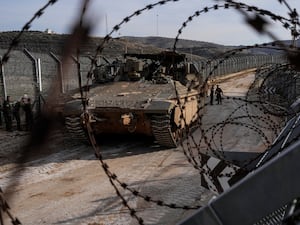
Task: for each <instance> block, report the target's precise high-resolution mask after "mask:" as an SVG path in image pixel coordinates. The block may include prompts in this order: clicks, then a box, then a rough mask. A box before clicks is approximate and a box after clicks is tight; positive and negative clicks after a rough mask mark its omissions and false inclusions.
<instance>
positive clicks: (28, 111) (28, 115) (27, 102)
mask: <svg viewBox="0 0 300 225" xmlns="http://www.w3.org/2000/svg"><path fill="white" fill-rule="evenodd" d="M22 100H24V104H23V110H24V112H25V123H26V124H25V127H26V130H27V131H29V130H31V128H32V125H33V113H32V108H31V107H32V106H31V99H30V98H27V99H26V98H24V99H22Z"/></svg>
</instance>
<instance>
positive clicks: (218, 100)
mask: <svg viewBox="0 0 300 225" xmlns="http://www.w3.org/2000/svg"><path fill="white" fill-rule="evenodd" d="M222 94H223V91H222V89H221V88H220V87H219V85H217V88H216V96H217V103H218V104H222Z"/></svg>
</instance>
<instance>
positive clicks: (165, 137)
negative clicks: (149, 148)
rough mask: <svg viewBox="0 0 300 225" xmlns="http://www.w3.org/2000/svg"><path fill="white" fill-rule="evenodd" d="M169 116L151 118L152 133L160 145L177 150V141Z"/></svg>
mask: <svg viewBox="0 0 300 225" xmlns="http://www.w3.org/2000/svg"><path fill="white" fill-rule="evenodd" d="M170 122H171V118H170V115H169V114H163V115H153V116H152V118H151V126H152V133H153V136H154V138H155V140H156V141H157V143H158V144H159V145H162V146H166V147H170V148H176V147H177V140H176V138H175V135H174V133H173V132H172V130H171V124H170Z"/></svg>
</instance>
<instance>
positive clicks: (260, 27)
mask: <svg viewBox="0 0 300 225" xmlns="http://www.w3.org/2000/svg"><path fill="white" fill-rule="evenodd" d="M176 1H177V0H172V1H171V0H164V1H159V2H157V3H154V4H150V5H147V6H146V7H144V8H142V9H140V10H137V11H135V12H134V13H133V14H131V15H129V16H128V17H125V18H124V19H123V20H122V21H121V22H120V23H119V24H117V25H116V26H114V28H113V30H112V31H111V32H110V33H109V34H108V35H107V36H105V38H104V39H103V42H102V43H100V44H99V45H98V46H97V48H96V51H95V55H94V56H93V59H92V62H91V67H90V70H89V72H88V74H87V78H88V79H87V80H88V81H89V80H90V79H91V78H92V70H93V66H94V65H95V62H96V60H95V59H96V58H97V56H98V55H99V54H101V53H102V51H103V48H104V45H105V44H106V43H107V42H108V41H109V40H110V39H111V35H112V33H114V32H116V31H118V30H119V29H120V27H121V26H123V25H124V24H125V23H128V22H129V21H130V20H131V18H132V17H135V16H139V15H141V13H143V12H144V11H146V10H151V9H153V8H154V7H155V6H160V5H164V4H165V3H168V2H176ZM278 1H279V2H280V3H282V4H284V5H285V6H286V7H287V8H288V9H289V11H290V17H291V18H290V19H286V18H283V17H281V16H278V15H275V14H273V13H271V12H269V11H266V10H263V9H258V8H256V7H254V6H248V5H246V4H244V3H239V2H234V1H230V0H224V2H226V3H225V4H224V5H214V6H212V7H205V8H204V9H203V10H200V11H196V12H195V13H194V15H192V16H189V17H188V20H187V21H185V22H184V23H183V25H182V27H181V28H180V29H179V31H178V34H177V36H176V38H175V41H174V47H173V51H176V44H177V42H178V40H179V35H180V34H181V33H182V31H183V28H185V27H186V26H187V24H188V23H189V22H190V21H192V19H193V18H194V17H197V16H199V15H200V14H202V13H207V12H208V11H210V10H218V9H220V8H223V9H227V8H228V7H232V8H235V9H236V10H237V11H239V12H240V13H242V14H243V15H244V16H245V18H246V19H245V20H246V21H247V23H248V25H249V26H252V27H253V28H254V29H256V30H257V31H258V32H260V33H263V32H264V33H266V34H268V35H269V36H270V37H271V38H272V39H273V40H274V43H272V44H271V46H273V47H274V46H278V49H283V50H285V51H286V52H287V53H288V55H291V54H290V52H293V53H295V54H293V57H290V59H291V63H292V64H294V65H295V67H296V68H297V67H299V64H298V63H295V62H296V61H295V60H296V59H298V58H297V57H299V48H295V47H293V46H284V45H283V44H282V43H281V42H278V40H277V38H276V37H275V36H274V35H273V34H272V32H269V31H267V29H266V24H267V22H266V21H265V20H264V19H262V17H263V16H268V17H270V18H271V19H273V20H274V21H277V20H278V21H280V22H281V23H283V26H284V27H285V28H290V29H292V31H293V32H292V35H293V37H294V38H296V37H298V36H299V33H298V31H297V30H296V29H294V28H293V27H291V25H293V26H296V25H299V19H298V16H297V13H296V10H294V9H292V8H291V7H290V6H289V5H288V3H287V2H286V1H285V0H278ZM55 2H56V1H55V0H50V1H49V2H48V3H47V4H46V5H45V6H44V7H42V8H41V9H40V10H39V11H38V12H37V13H36V14H35V15H34V17H33V18H32V19H31V20H30V21H29V22H28V23H26V24H25V26H24V27H23V29H22V30H21V32H20V33H19V34H18V35H17V36H16V37H15V38H14V39H13V41H12V43H11V44H10V46H9V49H8V50H7V52H6V53H5V54H4V56H3V58H2V63H3V64H4V63H6V62H7V61H8V59H9V54H10V52H11V51H12V49H13V48H14V47H15V46H17V45H18V43H19V40H20V37H21V35H22V33H23V32H24V31H27V30H28V29H29V28H30V25H31V23H32V22H33V20H34V19H36V18H38V17H40V16H41V15H42V14H43V11H44V10H45V9H46V8H47V7H48V6H50V5H52V4H54V3H55ZM88 2H89V1H88V0H86V1H85V2H84V4H83V7H82V12H81V16H80V22H79V25H78V26H76V28H75V29H74V35H73V38H74V39H73V41H71V42H70V43H71V44H70V46H67V48H66V50H65V51H64V53H65V54H64V57H63V59H65V60H67V58H68V57H69V56H70V49H71V48H73V47H76V48H77V49H78V50H77V59H79V56H80V48H79V46H80V44H81V43H82V42H84V41H85V40H86V37H87V35H88V33H89V29H90V28H89V27H85V26H84V23H83V21H84V20H83V17H84V14H85V12H86V7H87V5H88ZM247 11H254V12H255V15H256V16H255V17H254V18H252V17H250V16H249V15H248V14H247ZM283 21H284V22H283ZM71 40H72V38H71ZM267 45H270V44H262V45H255V46H246V47H244V48H242V49H238V50H232V51H229V52H227V53H226V54H225V56H223V58H221V59H219V62H218V65H217V66H215V67H214V68H213V69H212V70H211V71H210V74H209V76H208V78H207V79H206V80H205V81H204V84H203V85H202V86H201V87H200V92H202V91H203V90H204V89H205V86H204V85H205V84H206V82H207V80H208V79H209V77H210V75H212V74H213V71H214V70H216V69H217V67H218V66H219V65H220V64H222V63H223V62H224V60H226V59H228V58H230V57H232V56H234V55H235V54H237V52H239V51H242V50H245V49H250V48H253V47H266V46H267ZM63 61H64V60H63ZM210 63H211V61H208V62H207V64H206V66H207V65H209V64H210ZM202 69H204V68H202ZM78 71H80V64H79V63H78ZM78 79H80V75H78ZM88 81H87V83H88ZM54 84H55V82H54ZM79 86H80V92H81V99H82V104H83V107H84V111H83V118H84V122H85V125H86V127H87V131H88V135H89V139H90V141H91V144H92V146H93V149H94V151H95V155H96V158H97V159H98V160H99V161H100V163H101V166H102V168H103V170H104V172H105V173H106V175H107V177H108V179H109V181H110V183H111V185H112V187H113V188H114V190H115V192H116V194H117V196H118V197H119V198H120V199H121V201H122V203H123V204H124V206H125V207H127V208H128V210H129V211H130V215H131V216H132V217H133V218H135V219H136V220H137V221H138V223H139V224H144V221H143V219H142V218H141V217H139V216H138V215H137V214H136V210H134V209H132V208H131V206H130V205H129V203H128V201H127V200H126V199H125V198H124V197H123V195H122V193H121V192H120V190H119V188H118V187H117V185H116V184H115V182H117V183H118V184H119V185H120V186H121V188H123V189H126V190H129V191H130V192H131V193H132V194H133V195H134V196H137V197H141V198H143V199H144V200H145V201H152V202H154V203H156V204H157V205H159V206H167V207H170V208H183V209H195V208H198V207H200V206H196V207H189V206H178V205H176V204H173V203H171V204H170V203H165V202H164V201H162V200H153V199H152V198H151V197H150V196H144V195H143V194H141V193H140V192H138V191H137V190H135V189H132V188H130V187H129V185H128V184H126V183H125V182H122V181H120V180H119V179H118V177H117V175H116V174H115V173H113V172H111V171H110V169H109V166H108V165H107V164H106V163H105V162H104V160H103V157H102V154H101V151H100V147H99V145H98V144H97V142H96V140H95V137H94V135H93V132H92V128H91V124H90V115H89V112H88V111H87V110H86V104H87V99H88V91H84V90H83V87H82V85H81V80H79ZM56 87H57V85H54V86H53V87H52V89H53V88H54V89H55V88H56ZM175 91H176V94H177V97H178V92H177V89H175ZM56 98H57V96H55V95H54V96H52V97H51V98H50V99H49V104H48V106H51V102H53V101H55V99H56ZM178 99H179V97H178ZM227 99H232V100H234V101H241V102H243V103H244V104H243V105H241V106H239V107H238V109H236V110H235V111H233V112H232V113H231V114H230V115H229V116H228V118H227V119H226V120H225V121H223V122H221V123H218V124H215V125H213V126H212V127H210V128H208V129H206V130H204V129H203V128H201V124H202V118H203V115H202V114H201V110H202V109H203V108H204V107H205V106H207V105H206V104H204V106H203V107H200V108H199V110H198V116H199V119H198V123H199V124H198V125H200V126H199V127H200V129H201V133H202V135H203V136H202V137H201V141H202V140H203V141H204V142H205V144H206V145H207V149H208V150H210V151H213V152H216V153H217V154H219V156H220V158H222V157H223V158H222V159H223V160H225V161H226V157H225V156H224V155H222V153H223V152H224V147H223V146H222V139H223V138H222V133H223V132H224V127H225V126H226V125H228V124H231V125H237V126H245V127H247V128H249V129H250V130H253V131H255V132H257V133H258V134H260V135H261V137H263V138H264V139H265V142H266V146H267V148H266V151H267V150H268V147H269V146H270V145H271V142H270V140H269V138H268V137H267V136H266V135H265V134H264V132H263V131H262V129H261V127H259V126H257V125H252V124H246V123H244V122H239V121H238V120H239V119H241V118H242V117H238V116H236V117H234V116H233V115H234V113H235V112H236V111H237V110H239V109H240V108H243V107H244V106H246V109H247V106H248V105H249V104H251V105H253V106H255V107H257V108H259V109H260V110H261V111H262V112H265V110H264V108H262V107H261V105H263V104H264V103H265V102H264V101H261V100H260V101H252V100H248V99H242V98H235V97H231V98H229V97H227ZM179 102H180V101H179ZM259 104H261V105H259ZM184 105H185V103H183V104H182V105H180V109H181V112H182V114H183V107H184ZM50 108H51V107H50ZM48 110H49V107H47V108H46V110H45V111H44V112H45V115H46V116H45V117H44V118H43V120H42V122H43V124H45V122H46V124H51V123H52V122H53V118H52V117H48V115H49V111H48ZM50 112H51V111H50ZM281 116H282V115H281ZM284 116H286V114H284ZM244 117H247V118H250V119H251V120H254V119H258V120H260V121H263V122H264V123H265V124H266V126H267V127H268V128H270V129H272V130H274V132H275V133H277V132H278V129H279V126H278V125H276V123H275V122H274V121H272V120H271V119H270V117H268V116H255V115H251V114H250V113H249V112H248V111H247V115H246V116H243V118H244ZM181 119H182V120H183V122H184V123H185V124H186V125H187V123H186V121H185V118H184V117H181ZM38 125H39V123H37V125H36V128H38V129H37V131H41V129H40V127H38ZM49 129H50V127H48V128H47V129H46V131H48V130H49ZM209 131H210V132H211V135H212V138H213V137H215V136H216V135H217V133H220V140H221V146H220V148H219V149H216V148H213V147H212V143H213V139H212V138H209V137H207V136H206V134H207V133H208V132H209ZM43 134H44V135H43V136H46V134H45V131H44V132H43ZM35 135H36V133H33V134H32V139H33V140H34V141H32V142H30V143H29V145H28V147H29V148H30V149H34V147H36V146H40V144H42V143H43V142H44V141H43V140H44V139H42V140H41V142H39V143H36V139H35V138H36V136H35ZM186 135H187V136H188V137H191V139H193V137H192V136H191V133H190V130H189V129H187V130H186ZM187 140H190V139H189V138H188V139H187ZM192 143H193V145H196V146H198V145H200V143H199V144H198V143H196V142H195V140H192ZM181 146H182V148H183V151H184V154H185V156H187V160H188V161H189V162H190V163H192V165H193V167H194V168H196V169H199V170H200V173H209V172H210V171H206V170H205V169H203V165H201V159H202V158H201V154H200V151H198V155H197V157H199V158H198V159H196V157H195V156H194V155H193V153H192V148H193V146H192V144H191V142H189V141H188V143H187V146H188V147H187V149H186V148H185V146H184V145H183V142H181ZM198 150H199V149H198ZM27 151H28V149H27V150H26V154H25V152H24V153H23V154H22V156H24V157H28V156H29V155H30V154H27V153H28V152H27ZM30 151H32V150H29V152H30ZM218 152H219V153H218ZM31 153H33V152H31ZM23 160H24V158H23V159H22V160H21V161H20V162H19V163H20V165H22V162H23ZM253 160H254V159H251V160H249V162H247V163H250V162H251V161H253ZM227 163H228V165H229V166H232V164H231V162H229V161H227ZM246 165H247V164H246ZM20 168H21V167H20ZM243 169H245V168H239V169H237V170H236V169H235V168H234V173H237V172H240V170H243ZM232 175H233V174H220V175H219V176H228V177H229V176H232ZM15 185H17V183H13V185H12V186H15ZM0 190H1V189H0ZM1 202H2V205H8V204H7V203H6V201H4V197H3V194H2V193H1ZM4 202H5V203H4ZM4 208H6V210H4V212H6V213H7V214H9V215H10V213H9V211H8V209H9V207H4ZM0 215H1V214H0ZM11 218H12V223H13V224H21V223H20V222H19V221H18V220H17V219H14V217H13V216H12V217H11ZM14 221H15V222H14ZM16 221H18V223H17V222H16Z"/></svg>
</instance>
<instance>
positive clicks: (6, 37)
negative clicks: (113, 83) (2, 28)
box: [0, 31, 162, 57]
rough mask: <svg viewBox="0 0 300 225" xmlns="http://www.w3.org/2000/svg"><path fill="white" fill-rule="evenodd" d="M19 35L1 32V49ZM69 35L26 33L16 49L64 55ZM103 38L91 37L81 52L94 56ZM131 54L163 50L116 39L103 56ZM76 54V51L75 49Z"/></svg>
mask: <svg viewBox="0 0 300 225" xmlns="http://www.w3.org/2000/svg"><path fill="white" fill-rule="evenodd" d="M17 35H18V32H1V33H0V49H8V47H9V44H10V43H11V42H12V40H13V39H14V38H15V37H16V36H17ZM68 37H69V35H66V34H48V33H45V32H40V31H29V32H25V33H24V34H23V35H22V37H21V40H20V43H19V44H18V46H17V47H16V48H14V49H16V50H23V49H24V48H27V49H29V50H30V51H32V52H43V53H45V52H50V51H51V52H53V53H56V54H62V52H63V49H64V45H65V43H66V41H67V40H68ZM102 41H103V38H99V37H90V38H89V40H88V42H87V43H86V44H85V45H84V46H82V48H81V52H82V54H84V55H92V54H94V52H95V51H96V48H97V46H98V45H99V44H100V43H102ZM126 50H127V51H128V52H129V53H140V52H143V53H157V52H160V51H161V50H162V49H161V48H158V47H154V46H150V45H149V46H147V45H144V44H141V43H133V42H129V41H128V40H126V39H123V38H116V39H112V40H110V41H109V43H108V44H106V45H105V48H104V51H103V54H104V55H105V56H107V57H119V56H120V55H123V54H124V53H125V51H126ZM74 53H75V49H74Z"/></svg>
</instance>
